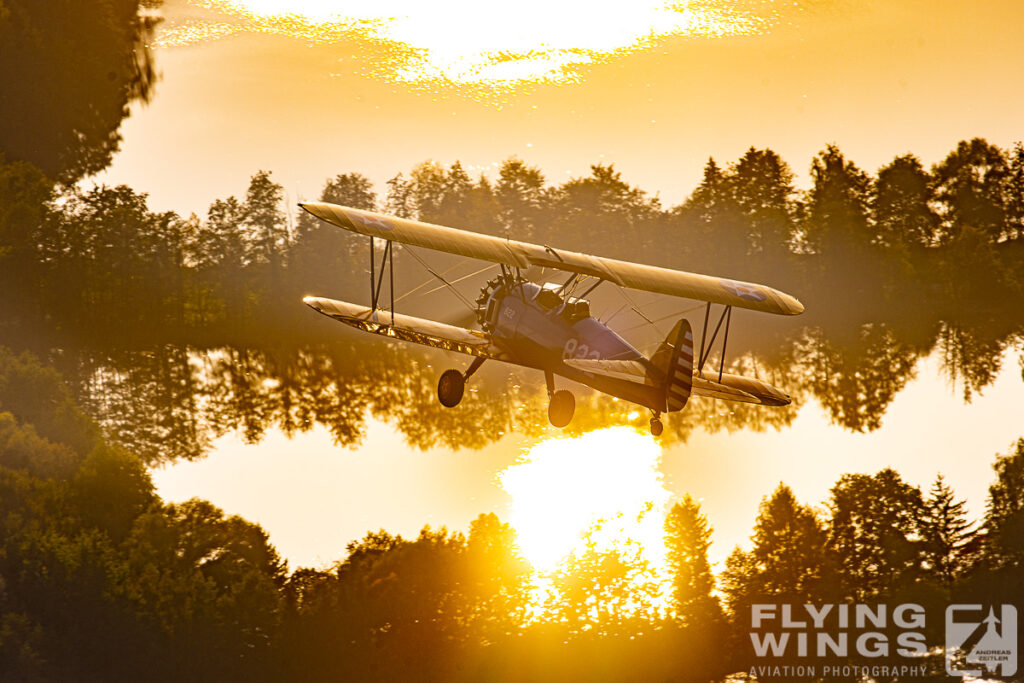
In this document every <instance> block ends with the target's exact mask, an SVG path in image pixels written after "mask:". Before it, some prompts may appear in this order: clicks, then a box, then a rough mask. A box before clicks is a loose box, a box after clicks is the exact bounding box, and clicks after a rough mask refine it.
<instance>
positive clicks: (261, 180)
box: [245, 171, 289, 267]
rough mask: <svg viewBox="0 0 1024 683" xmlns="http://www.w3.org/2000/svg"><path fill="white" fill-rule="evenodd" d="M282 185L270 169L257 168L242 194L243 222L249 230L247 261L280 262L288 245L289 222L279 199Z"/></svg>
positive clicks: (281, 262) (282, 192)
mask: <svg viewBox="0 0 1024 683" xmlns="http://www.w3.org/2000/svg"><path fill="white" fill-rule="evenodd" d="M283 199H284V188H283V187H282V186H280V185H278V184H277V183H275V182H274V181H273V180H271V179H270V172H269V171H257V172H256V174H255V175H253V177H252V178H251V179H250V180H249V189H248V190H247V191H246V194H245V226H246V228H247V229H248V230H249V234H248V235H247V238H248V243H249V244H248V253H247V256H248V262H249V263H250V264H270V265H271V266H274V267H280V266H282V265H283V259H284V253H285V250H286V248H287V247H288V246H289V235H288V224H287V222H286V220H285V214H284V211H283V210H282V208H281V202H282V200H283Z"/></svg>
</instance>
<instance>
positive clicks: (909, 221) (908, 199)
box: [873, 154, 938, 247]
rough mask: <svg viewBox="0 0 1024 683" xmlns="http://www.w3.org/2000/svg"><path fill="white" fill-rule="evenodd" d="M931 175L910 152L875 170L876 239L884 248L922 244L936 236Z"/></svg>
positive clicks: (926, 243)
mask: <svg viewBox="0 0 1024 683" xmlns="http://www.w3.org/2000/svg"><path fill="white" fill-rule="evenodd" d="M931 204H932V186H931V176H929V175H928V172H927V171H925V170H924V167H922V166H921V161H920V159H918V158H917V157H916V156H914V155H913V154H904V155H903V156H899V157H896V158H895V159H893V161H892V162H891V163H889V164H888V165H887V166H883V167H882V168H881V169H880V170H879V171H878V182H877V184H876V186H875V193H874V207H873V208H874V217H875V224H876V226H877V239H878V241H879V243H881V244H883V245H885V246H887V247H912V246H913V247H921V246H929V245H931V244H934V243H935V241H936V239H937V234H936V231H937V229H938V216H937V215H936V214H935V212H934V211H932V208H931Z"/></svg>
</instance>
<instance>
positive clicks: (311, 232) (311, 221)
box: [289, 173, 377, 295]
mask: <svg viewBox="0 0 1024 683" xmlns="http://www.w3.org/2000/svg"><path fill="white" fill-rule="evenodd" d="M320 201H322V202H328V203H331V204H338V205H340V206H351V207H352V208H354V209H365V210H367V211H373V210H375V209H376V208H377V195H376V194H375V193H374V192H373V185H372V184H371V183H370V180H369V178H367V177H366V176H364V175H362V174H360V173H342V174H339V175H337V176H335V177H334V178H332V179H329V180H327V182H326V183H325V184H324V189H323V191H322V192H321V193H320ZM368 253H369V250H368V248H367V247H366V240H360V239H356V236H354V235H351V234H347V233H346V232H345V231H344V230H341V229H339V228H337V227H335V226H333V225H328V224H327V223H325V222H324V221H322V220H320V219H319V218H316V217H314V216H313V215H312V214H310V213H308V212H306V211H302V212H301V213H300V214H299V219H298V223H297V225H296V234H295V244H294V246H293V247H292V249H291V250H290V252H289V255H290V258H289V261H290V263H289V268H290V270H291V279H292V281H293V283H294V285H295V286H296V288H297V289H298V290H300V291H299V292H298V293H299V294H300V295H301V294H306V293H309V291H310V288H312V287H314V286H319V287H322V286H324V284H325V283H331V284H332V285H333V284H335V283H338V282H339V280H340V281H341V282H342V283H344V284H346V285H352V284H355V283H356V279H357V278H356V275H358V276H359V277H360V280H361V276H362V274H363V269H364V268H365V267H366V265H365V263H366V258H367V256H368ZM360 284H361V281H360Z"/></svg>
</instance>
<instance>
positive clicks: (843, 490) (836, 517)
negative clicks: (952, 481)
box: [828, 469, 923, 602]
mask: <svg viewBox="0 0 1024 683" xmlns="http://www.w3.org/2000/svg"><path fill="white" fill-rule="evenodd" d="M922 508H923V501H922V499H921V492H920V491H919V490H918V489H916V488H914V487H912V486H910V485H909V484H906V483H904V482H903V480H902V479H901V478H900V476H899V474H897V473H896V472H895V471H894V470H891V469H884V470H882V471H880V472H878V473H877V474H874V475H867V474H844V475H843V476H842V477H840V479H839V481H838V482H836V484H835V486H833V487H832V490H831V492H830V498H829V509H830V511H831V513H832V515H831V519H830V522H829V535H828V546H829V549H830V550H831V552H832V553H834V555H835V558H836V562H837V565H838V566H837V571H838V576H839V580H840V583H841V587H842V591H843V595H845V596H847V597H849V598H851V599H854V600H856V601H858V602H864V601H869V600H884V599H885V597H886V596H887V595H889V594H890V593H891V592H892V591H894V590H896V589H898V588H901V587H905V586H907V585H908V584H910V583H912V582H913V580H914V579H915V578H917V568H918V566H919V545H920V529H919V524H918V520H919V519H920V517H921V513H922Z"/></svg>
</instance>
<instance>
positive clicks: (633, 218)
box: [551, 164, 660, 260]
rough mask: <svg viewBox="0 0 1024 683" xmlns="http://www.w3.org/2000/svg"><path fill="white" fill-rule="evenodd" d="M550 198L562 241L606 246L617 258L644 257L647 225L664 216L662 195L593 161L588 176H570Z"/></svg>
mask: <svg viewBox="0 0 1024 683" xmlns="http://www.w3.org/2000/svg"><path fill="white" fill-rule="evenodd" d="M552 197H553V202H552V211H551V215H552V225H551V230H552V232H553V233H554V234H557V235H558V236H559V243H563V240H564V243H565V244H566V245H567V246H569V247H570V248H573V249H578V250H581V251H593V250H594V249H593V245H594V244H595V243H598V244H602V245H607V247H606V248H607V252H602V254H601V255H605V254H607V255H608V256H614V257H616V258H626V259H634V260H639V259H642V255H643V254H644V253H646V252H645V249H644V248H645V246H646V245H647V240H646V237H647V230H646V229H647V228H648V227H649V225H650V224H652V223H653V222H654V220H655V219H656V218H657V217H658V216H659V215H660V204H659V202H658V200H657V199H651V198H648V197H647V195H646V193H645V192H644V191H643V190H641V189H639V188H637V187H632V186H630V185H629V184H628V183H626V182H625V181H624V180H623V179H622V174H621V173H620V172H619V171H616V170H615V167H614V165H611V164H609V165H607V166H605V165H603V164H594V165H592V166H591V167H590V175H589V176H588V177H585V178H573V179H571V180H569V181H567V182H566V183H564V184H562V185H561V186H559V187H558V188H557V189H556V190H555V191H554V192H553V195H552ZM648 258H649V254H648Z"/></svg>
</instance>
